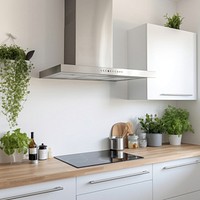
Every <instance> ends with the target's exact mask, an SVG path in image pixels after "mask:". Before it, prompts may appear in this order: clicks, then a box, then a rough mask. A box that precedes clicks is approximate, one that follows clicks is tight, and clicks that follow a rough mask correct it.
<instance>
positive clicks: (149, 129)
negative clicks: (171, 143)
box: [138, 114, 164, 146]
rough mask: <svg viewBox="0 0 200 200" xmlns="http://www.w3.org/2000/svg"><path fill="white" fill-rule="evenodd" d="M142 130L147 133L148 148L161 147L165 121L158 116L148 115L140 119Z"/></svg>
mask: <svg viewBox="0 0 200 200" xmlns="http://www.w3.org/2000/svg"><path fill="white" fill-rule="evenodd" d="M138 120H139V123H140V126H141V129H142V130H143V131H145V132H146V133H147V145H148V146H161V145H162V133H163V132H164V126H163V121H162V119H161V118H159V117H158V116H157V115H156V114H155V115H152V114H146V115H145V117H144V118H138Z"/></svg>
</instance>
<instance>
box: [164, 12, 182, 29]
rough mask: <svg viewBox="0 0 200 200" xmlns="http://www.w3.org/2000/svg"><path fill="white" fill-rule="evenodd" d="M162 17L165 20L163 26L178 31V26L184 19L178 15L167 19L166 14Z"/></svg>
mask: <svg viewBox="0 0 200 200" xmlns="http://www.w3.org/2000/svg"><path fill="white" fill-rule="evenodd" d="M164 17H165V19H166V20H167V22H166V24H165V26H166V27H169V28H174V29H180V25H181V24H182V22H183V19H184V18H183V17H181V16H180V15H179V13H176V14H174V15H173V16H172V17H168V14H166V15H165V16H164Z"/></svg>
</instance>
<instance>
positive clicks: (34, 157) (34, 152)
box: [29, 132, 38, 164]
mask: <svg viewBox="0 0 200 200" xmlns="http://www.w3.org/2000/svg"><path fill="white" fill-rule="evenodd" d="M29 160H30V163H33V164H37V163H38V149H37V145H36V143H35V140H34V132H31V141H30V143H29Z"/></svg>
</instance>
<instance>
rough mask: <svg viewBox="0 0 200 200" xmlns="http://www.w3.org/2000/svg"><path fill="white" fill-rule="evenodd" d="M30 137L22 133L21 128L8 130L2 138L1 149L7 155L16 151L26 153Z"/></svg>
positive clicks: (0, 139) (0, 141) (0, 140)
mask: <svg viewBox="0 0 200 200" xmlns="http://www.w3.org/2000/svg"><path fill="white" fill-rule="evenodd" d="M29 142H30V138H29V137H28V136H27V134H26V133H21V131H20V129H19V128H18V129H15V130H14V131H13V132H12V133H11V132H10V131H8V132H7V133H6V134H4V135H3V137H1V138H0V149H2V150H3V151H4V152H5V153H6V154H7V155H12V154H13V153H14V152H15V151H17V152H18V153H23V154H26V153H27V150H28V145H29Z"/></svg>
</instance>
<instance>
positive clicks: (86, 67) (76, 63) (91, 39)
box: [39, 0, 155, 81]
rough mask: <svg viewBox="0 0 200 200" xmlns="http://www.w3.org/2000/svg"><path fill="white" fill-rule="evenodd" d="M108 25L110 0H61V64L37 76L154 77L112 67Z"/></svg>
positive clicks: (110, 17) (60, 77)
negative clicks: (63, 30) (63, 13)
mask: <svg viewBox="0 0 200 200" xmlns="http://www.w3.org/2000/svg"><path fill="white" fill-rule="evenodd" d="M112 23H113V22H112V0H65V34H64V35H65V41H64V42H65V44H64V63H65V64H60V65H57V66H54V67H51V68H49V69H46V70H43V71H41V72H40V73H39V77H40V78H51V79H75V80H99V81H127V80H132V79H138V78H151V77H155V72H150V71H143V70H133V69H124V68H123V69H117V68H113V67H112V48H113V47H112V46H113V45H112V42H113V38H112V35H113V33H112V31H113V30H112V27H113V26H112V25H113V24H112ZM99 66H106V67H99ZM107 66H108V67H107Z"/></svg>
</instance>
